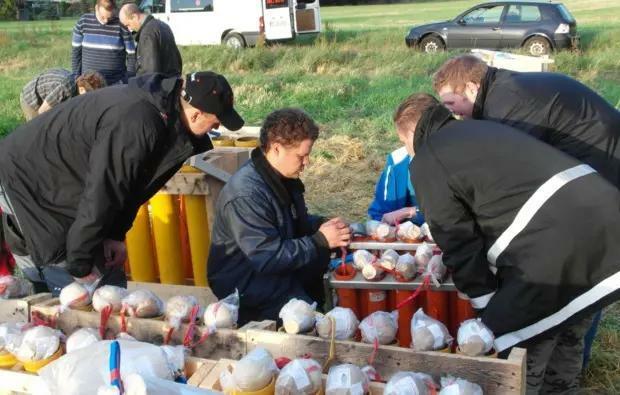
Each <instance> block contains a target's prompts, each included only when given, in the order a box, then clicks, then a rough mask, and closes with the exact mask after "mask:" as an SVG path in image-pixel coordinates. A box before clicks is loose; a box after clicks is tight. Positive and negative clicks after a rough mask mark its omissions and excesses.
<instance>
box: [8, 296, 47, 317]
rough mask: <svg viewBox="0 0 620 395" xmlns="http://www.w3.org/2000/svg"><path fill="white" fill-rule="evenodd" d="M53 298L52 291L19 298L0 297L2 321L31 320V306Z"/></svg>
mask: <svg viewBox="0 0 620 395" xmlns="http://www.w3.org/2000/svg"><path fill="white" fill-rule="evenodd" d="M51 298H52V294H51V293H40V294H36V295H30V296H26V297H24V298H19V299H0V323H5V322H29V321H30V307H31V306H32V305H34V304H36V303H40V302H43V301H45V300H48V299H51Z"/></svg>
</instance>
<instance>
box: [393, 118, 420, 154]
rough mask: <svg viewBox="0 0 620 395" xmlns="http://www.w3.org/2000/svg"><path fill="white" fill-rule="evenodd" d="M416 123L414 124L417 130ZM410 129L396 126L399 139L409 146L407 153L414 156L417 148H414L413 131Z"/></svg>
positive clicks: (406, 146)
mask: <svg viewBox="0 0 620 395" xmlns="http://www.w3.org/2000/svg"><path fill="white" fill-rule="evenodd" d="M415 127H416V125H413V129H412V130H415ZM412 130H409V128H408V127H407V128H405V127H399V126H397V127H396V132H397V133H398V139H399V140H400V142H401V143H402V144H403V145H404V146H405V148H407V153H408V154H409V156H410V157H412V158H413V156H414V155H415V150H414V149H413V131H412Z"/></svg>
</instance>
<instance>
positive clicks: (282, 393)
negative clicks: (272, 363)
mask: <svg viewBox="0 0 620 395" xmlns="http://www.w3.org/2000/svg"><path fill="white" fill-rule="evenodd" d="M321 371H322V368H321V365H320V364H319V363H318V362H317V361H315V360H313V359H294V360H292V361H291V362H289V363H288V364H286V366H284V368H282V370H281V371H280V375H279V376H278V379H277V380H276V395H315V394H316V393H317V392H318V391H319V390H320V389H321V387H322V385H323V382H322V374H321Z"/></svg>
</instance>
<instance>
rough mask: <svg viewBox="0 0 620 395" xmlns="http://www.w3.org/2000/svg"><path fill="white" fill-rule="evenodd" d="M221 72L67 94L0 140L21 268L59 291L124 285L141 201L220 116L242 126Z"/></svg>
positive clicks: (198, 147)
mask: <svg viewBox="0 0 620 395" xmlns="http://www.w3.org/2000/svg"><path fill="white" fill-rule="evenodd" d="M232 104H233V93H232V89H231V87H230V85H229V84H228V82H227V81H226V79H225V78H224V77H223V76H221V75H218V74H215V73H212V72H201V73H193V74H188V75H187V77H186V79H185V81H184V80H183V79H181V78H179V77H166V76H164V75H162V74H150V75H147V76H144V77H137V78H134V79H132V80H130V83H129V85H127V86H113V87H109V88H105V89H101V90H98V91H95V92H92V93H90V94H88V95H82V96H78V97H75V98H73V99H70V100H68V101H66V102H64V103H62V104H60V105H58V106H56V107H54V108H53V109H51V110H49V111H47V112H46V113H44V114H42V115H40V116H38V117H37V118H35V119H34V120H32V121H30V122H28V123H27V124H25V125H23V126H21V127H19V128H18V129H16V130H15V131H14V132H13V133H11V134H10V135H9V136H7V137H6V138H4V139H3V140H2V141H0V162H1V163H0V208H1V209H2V211H3V212H5V213H8V214H10V216H9V217H8V218H5V220H4V221H3V222H4V225H5V227H4V228H5V229H4V230H5V234H6V235H7V239H8V241H9V244H10V247H11V250H12V251H13V253H14V255H15V256H16V261H17V263H18V265H19V267H20V268H21V269H22V270H23V271H24V272H25V273H26V275H27V276H28V277H29V278H30V279H31V280H32V281H35V282H47V286H48V288H49V289H50V290H51V291H52V292H53V293H57V292H58V291H59V290H60V289H61V288H62V287H63V286H64V285H66V283H68V282H71V281H73V278H77V279H80V280H79V281H92V280H94V279H95V278H96V277H99V276H100V275H101V274H102V275H103V276H104V278H103V280H102V283H103V284H105V283H113V284H117V285H124V283H125V282H126V280H125V276H124V273H123V272H122V265H123V262H124V261H125V258H126V251H125V246H124V243H123V240H124V239H125V233H126V232H127V231H128V230H129V228H130V227H131V225H132V222H133V219H134V218H135V215H136V212H137V210H138V208H139V207H140V206H141V205H142V204H143V203H144V202H146V201H147V200H148V199H149V198H150V197H151V196H153V195H154V194H155V193H156V192H157V191H158V190H159V189H160V188H161V187H162V186H163V185H164V184H165V183H166V181H167V180H168V179H169V178H170V177H171V176H172V175H174V174H175V173H176V172H177V171H178V170H179V168H180V167H181V165H182V164H183V162H184V161H185V160H186V159H188V158H189V157H190V156H192V155H196V154H199V153H201V152H204V151H207V150H209V149H211V148H212V145H211V141H210V139H209V137H208V136H207V133H208V132H209V131H210V130H211V129H212V128H214V127H218V126H219V124H220V123H222V124H223V125H224V126H226V127H227V128H229V129H233V130H236V129H239V128H240V127H241V126H242V125H243V120H242V119H241V118H240V117H239V115H238V114H237V113H236V112H235V110H234V109H233V106H232Z"/></svg>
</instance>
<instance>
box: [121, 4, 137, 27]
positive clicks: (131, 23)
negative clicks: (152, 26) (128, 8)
mask: <svg viewBox="0 0 620 395" xmlns="http://www.w3.org/2000/svg"><path fill="white" fill-rule="evenodd" d="M124 11H125V10H123V9H122V8H121V12H120V13H119V19H120V21H121V24H122V25H123V26H125V27H126V28H127V29H128V30H129V31H130V32H137V31H138V30H140V18H139V17H138V14H133V15H132V16H127V15H126V14H125V12H124Z"/></svg>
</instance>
